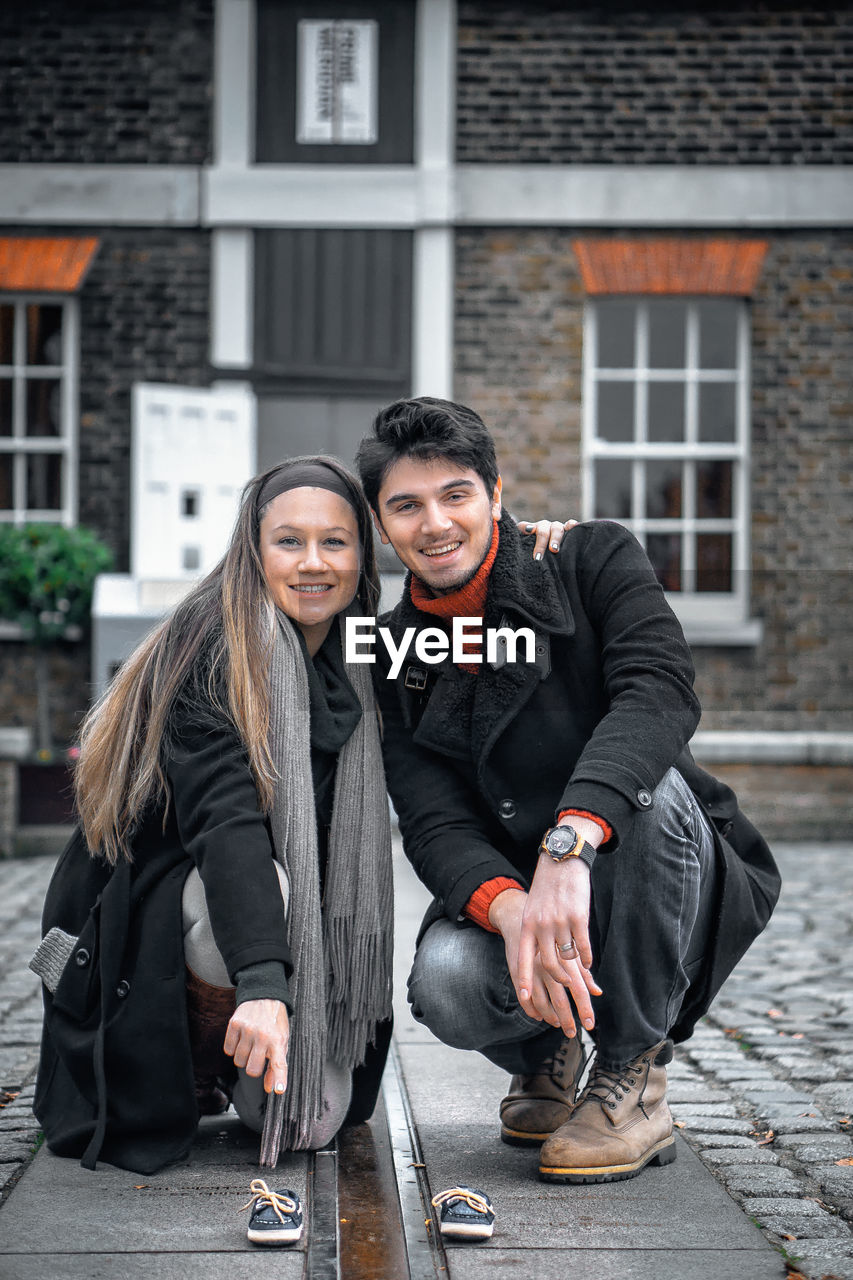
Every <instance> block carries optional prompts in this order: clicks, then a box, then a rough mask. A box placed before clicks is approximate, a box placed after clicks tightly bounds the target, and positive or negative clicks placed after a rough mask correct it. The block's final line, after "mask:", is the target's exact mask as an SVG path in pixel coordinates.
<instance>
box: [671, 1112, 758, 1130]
mask: <svg viewBox="0 0 853 1280" xmlns="http://www.w3.org/2000/svg"><path fill="white" fill-rule="evenodd" d="M679 1119H681V1117H680V1116H679ZM752 1131H753V1126H752V1122H751V1121H750V1120H743V1119H741V1118H740V1117H739V1116H709V1115H705V1113H704V1112H703V1113H702V1114H700V1115H695V1116H694V1115H691V1116H690V1117H689V1119H688V1118H687V1117H685V1118H684V1132H685V1133H689V1134H694V1133H700V1132H701V1133H720V1134H746V1135H748V1134H750V1133H752Z"/></svg>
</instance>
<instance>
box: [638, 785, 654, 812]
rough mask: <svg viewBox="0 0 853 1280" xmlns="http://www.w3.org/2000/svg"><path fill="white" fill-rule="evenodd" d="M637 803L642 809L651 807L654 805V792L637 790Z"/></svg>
mask: <svg viewBox="0 0 853 1280" xmlns="http://www.w3.org/2000/svg"><path fill="white" fill-rule="evenodd" d="M637 804H638V805H639V806H640V808H641V809H651V807H652V793H651V791H646V790H643V791H638V792H637Z"/></svg>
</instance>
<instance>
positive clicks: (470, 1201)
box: [431, 1187, 492, 1214]
mask: <svg viewBox="0 0 853 1280" xmlns="http://www.w3.org/2000/svg"><path fill="white" fill-rule="evenodd" d="M459 1201H464V1202H465V1204H467V1206H468V1208H469V1209H473V1210H474V1212H475V1213H482V1214H487V1213H491V1212H492V1206H491V1204H490V1202H489V1201H488V1200H487V1199H486V1197H485V1196H483V1195H480V1193H479V1191H472V1190H471V1188H470V1187H448V1189H447V1191H439V1193H438V1195H437V1196H433V1198H432V1201H431V1203H432V1206H433V1208H435V1209H440V1208H441V1207H442V1205H445V1204H446V1205H452V1204H457V1203H458V1202H459Z"/></svg>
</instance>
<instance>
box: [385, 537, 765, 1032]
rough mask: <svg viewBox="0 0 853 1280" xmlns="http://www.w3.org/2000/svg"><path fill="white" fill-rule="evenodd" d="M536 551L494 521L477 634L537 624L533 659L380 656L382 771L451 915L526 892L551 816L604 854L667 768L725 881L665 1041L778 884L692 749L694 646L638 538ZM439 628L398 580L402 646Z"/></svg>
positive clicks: (702, 997) (709, 989)
mask: <svg viewBox="0 0 853 1280" xmlns="http://www.w3.org/2000/svg"><path fill="white" fill-rule="evenodd" d="M531 550H532V538H522V536H521V535H520V534H519V532H518V530H517V529H516V527H515V525H514V524H513V522H512V521H511V520H510V519H508V518H507V517H504V518H503V519H502V521H501V524H500V545H499V548H498V553H497V557H496V560H495V563H494V567H493V569H492V572H491V574H490V577H489V583H488V594H487V599H486V607H485V612H484V617H483V626H484V628H489V627H498V626H501V625H504V626H506V625H508V626H510V627H512V628H513V629H515V628H518V627H522V626H528V627H531V628H533V630H534V632H535V635H536V648H537V653H536V661H535V662H533V663H527V662H525V661H518V662H516V663H509V662H506V663H504V664H503V665H501V666H498V665H497V664H495V665H490V664H488V663H487V662H483V664H482V666H481V668H480V670H479V672H478V673H477V675H476V676H474V675H472V674H469V673H467V672H464V671H460V670H459V669H457V668H456V667H455V666H453V664H452V663H451V662H450V661H449V660H445V661H444V663H443V664H442V665H441V667H440V669H439V668H436V667H428V666H426V665H425V664H424V663H422V662H421V661H420V660H419V659H418V658H417V657H415V656H414V651H413V649H412V652H411V653H410V655H409V657H408V660H406V661H404V662H403V665H402V668H401V671H400V674H399V676H398V677H397V679H396V680H394V681H391V680H389V679H387V678H386V677H387V670H388V665H389V664H388V660H387V654H386V652H385V649H384V646H383V645H382V644H381V643H380V644H379V645H378V648H377V656H378V663H379V665H378V680H377V685H378V693H379V699H380V705H381V708H382V717H383V731H384V750H385V763H386V773H387V776H388V785H389V790H390V792H391V797H392V799H393V801H394V806H395V808H396V810H397V813H398V815H399V819H400V828H401V831H402V834H403V840H404V844H405V848H406V853H407V856H408V857H409V859H410V860H411V862H412V864H413V866H414V868H415V870H416V871H417V873H418V875H419V876H420V878H421V879H422V880H423V881H424V883H425V884H426V885H427V887H428V888H429V889H430V890H431V892H432V893H433V894H434V896H435V899H436V900H437V904H440V910H443V912H444V913H445V914H446V915H447V917H448V918H449V919H450V920H457V919H458V918H459V915H460V913H461V911H462V908H463V906H464V905H465V903H466V902H467V900H468V899H469V898H470V896H471V894H472V893H473V892H474V891H475V890H476V889H477V888H478V887H479V886H480V885H481V884H483V883H485V881H487V880H490V879H492V878H493V877H495V876H510V877H515V878H516V879H521V880H522V881H523V882H525V883H527V884H529V882H530V880H531V878H532V876H533V872H534V870H535V866H536V860H537V856H538V853H537V851H538V844H539V841H540V839H541V837H542V834H543V832H544V831H545V830H546V828H547V827H549V826H550V825H552V824H553V823H554V821H555V820H556V816H557V814H559V812H560V811H561V810H563V809H569V808H570V809H580V810H587V811H589V812H591V813H595V814H598V815H599V816H600V817H602V818H604V819H606V821H607V822H608V823H609V824H610V825H611V827H612V828H613V832H614V835H613V839H612V841H611V842H610V844H609V845H608V844H605V845H603V846H602V848H601V850H600V851H599V854H598V856H599V857H604V858H606V857H607V852H608V849H612V848H614V847H615V846H616V844H617V843H618V842H619V841H620V839H622V838H623V837H624V835H625V833H626V831H627V830H628V828H629V827H630V824H631V821H632V818H633V816H634V814H636V813H637V812H638V810H641V809H644V808H648V807H649V806H650V805H651V803H652V800H651V792H652V791H654V789H655V787H656V786H657V784H658V783H659V782H660V780H661V778H662V777H663V775H664V773H665V772H666V771H667V769H668V768H670V767H671V766H675V767H676V768H677V769H678V770H679V771H680V772H681V774H682V775H683V777H684V779H685V780H686V782H687V783H688V785H689V786H690V788H691V789H692V791H693V792H694V794H695V795H696V797H697V799H698V800H699V802H700V804H701V805H702V806H703V807H704V809H705V811H706V813H707V814H708V816H709V817H710V819H711V823H712V826H713V829H714V833H715V844H716V851H717V856H718V859H719V863H720V867H721V870H722V872H723V874H722V875H721V877H720V881H721V884H722V889H721V893H720V898H719V902H718V912H717V929H716V937H715V945H714V951H713V955H711V956H709V957H708V958H707V963H706V964H705V966H704V967H703V970H702V973H701V974H700V975H699V977H698V978H697V979H696V980H695V981H694V985H693V986H692V987H691V989H690V991H689V992H688V994H687V996H686V997H685V1001H684V1004H683V1006H682V1011H681V1015H680V1018H679V1022H678V1024H677V1026H676V1027H675V1028H673V1030H672V1032H671V1034H672V1035H673V1038H674V1039H677V1040H683V1039H686V1038H687V1037H688V1036H689V1035H690V1033H691V1031H692V1029H693V1025H694V1023H695V1021H696V1019H697V1018H698V1017H700V1016H701V1014H702V1013H704V1012H705V1010H706V1009H707V1008H708V1006H709V1004H710V1002H711V1000H712V999H713V996H714V995H715V994H716V992H717V991H718V990H719V987H720V985H721V984H722V982H723V981H724V979H725V977H726V976H727V975H728V973H729V972H730V971H731V969H732V968H733V967H734V965H735V964H736V963H737V961H738V960H739V959H740V957H741V956H742V955H743V953H744V952H745V951H746V949H747V947H748V946H749V945H750V943H751V942H752V941H753V939H754V938H755V937H756V936H757V934H758V933H760V932H761V930H762V929H763V928H764V925H765V924H766V923H767V920H768V918H769V916H770V913H771V911H772V909H773V906H774V904H775V902H776V898H777V897H778V892H779V875H778V871H777V869H776V866H775V863H774V861H773V858H772V856H771V854H770V850H769V849H768V848H767V845H766V844H765V842H764V841H763V840H762V838H761V836H760V835H759V834H758V832H757V831H756V830H755V829H754V827H752V826H751V824H750V823H749V822H748V821H747V819H746V818H745V817H744V816H743V814H742V813H741V812H740V810H739V809H738V806H737V801H736V798H735V796H734V793H733V792H732V791H731V790H730V789H729V788H728V787H726V786H725V785H724V784H722V783H721V782H719V781H717V780H716V779H714V778H712V777H711V776H710V775H709V774H707V773H705V772H704V771H703V770H702V769H700V768H699V767H698V765H696V763H695V762H694V761H693V759H692V756H691V755H690V752H689V750H688V748H687V743H688V741H689V739H690V737H691V735H692V733H693V731H694V729H695V728H696V725H697V723H698V720H699V704H698V701H697V699H696V696H695V694H694V692H693V664H692V661H691V658H690V651H689V649H688V647H687V644H686V642H685V640H684V636H683V634H682V631H681V627H680V625H679V623H678V621H677V619H676V618H675V615H674V614H673V612H672V610H671V609H670V608H669V606H668V604H667V603H666V600H665V597H664V594H663V591H662V589H661V587H660V585H659V584H658V582H657V580H656V578H655V576H654V572H653V570H652V568H651V565H650V564H649V561H648V559H647V558H646V555H645V553H644V552H643V550H642V548H641V547H640V545H639V543H638V542H637V540H636V539H635V538H634V537H633V535H632V534H630V533H628V532H627V530H625V529H624V528H623V527H622V526H621V525H618V524H615V523H611V522H608V521H596V522H591V523H588V524H583V525H579V526H578V527H576V528H574V529H573V530H572V531H571V532H570V533H569V534H567V535H566V537H565V538H564V539H563V544H562V547H561V548H560V551H559V553H558V554H556V555H553V554H551V553H548V554H546V555H545V557H544V559H543V560H542V561H540V562H535V561H534V560H533V557H532V554H531ZM434 622H435V619H434V618H433V617H431V616H429V615H427V614H424V613H421V612H419V611H418V610H417V609H416V608H415V606H414V605H413V603H412V601H411V597H410V595H409V590H408V581H407V584H406V589H405V591H404V594H403V599H402V600H401V602H400V603H399V604H398V606H397V607H396V609H394V610H393V611H392V612H391V614H390V615H389V616H388V617H386V618H384V619H383V623H384V625H386V626H388V627H389V628H390V630H391V633H392V635H393V637H394V641H395V643H396V644H398V645H399V643H400V640H401V638H402V636H403V633H404V631H405V629H406V628H407V627H415V628H418V629H422V628H423V627H425V626H428V625H432V624H433V623H434ZM519 652H520V653H522V654H523V652H524V649H523V647H520V649H519ZM425 680H426V688H418V686H423V684H424V681H425ZM438 911H439V906H438V905H435V904H434V906H433V908H432V910H431V912H430V913H428V919H432V918H434V917H435V915H436V913H438Z"/></svg>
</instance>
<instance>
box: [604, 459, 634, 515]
mask: <svg viewBox="0 0 853 1280" xmlns="http://www.w3.org/2000/svg"><path fill="white" fill-rule="evenodd" d="M595 514H596V516H599V517H601V518H603V519H605V520H627V519H629V518H630V515H631V462H630V460H629V459H628V458H602V459H599V461H598V462H596V464H595Z"/></svg>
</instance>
